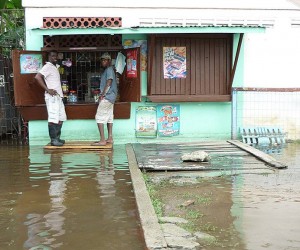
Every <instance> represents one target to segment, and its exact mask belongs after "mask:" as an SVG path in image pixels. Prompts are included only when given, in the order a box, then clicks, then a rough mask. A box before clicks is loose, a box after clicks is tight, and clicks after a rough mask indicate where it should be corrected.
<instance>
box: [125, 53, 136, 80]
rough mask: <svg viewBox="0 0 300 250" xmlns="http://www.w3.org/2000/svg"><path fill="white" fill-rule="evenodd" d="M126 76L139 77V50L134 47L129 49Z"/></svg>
mask: <svg viewBox="0 0 300 250" xmlns="http://www.w3.org/2000/svg"><path fill="white" fill-rule="evenodd" d="M126 65H127V70H126V76H127V77H128V78H136V77H137V50H136V49H132V50H128V51H127V55H126Z"/></svg>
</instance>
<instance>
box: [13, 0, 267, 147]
mask: <svg viewBox="0 0 300 250" xmlns="http://www.w3.org/2000/svg"><path fill="white" fill-rule="evenodd" d="M25 4H26V3H25ZM36 4H37V3H36ZM99 8H100V7H99ZM41 9H42V10H43V11H42V13H39V14H38V15H37V9H35V8H31V7H28V8H27V15H29V14H31V16H32V14H35V15H37V16H36V17H35V18H36V19H37V20H38V21H39V23H40V24H41V25H40V26H38V27H37V25H34V24H33V22H32V21H31V22H29V21H28V22H27V41H26V48H27V50H26V51H15V52H14V80H15V101H16V105H17V106H18V107H19V108H20V111H21V114H22V116H23V118H24V120H25V121H28V123H29V141H30V143H31V144H43V143H46V142H47V140H48V138H47V131H46V125H45V123H46V122H47V121H46V118H47V114H46V108H45V105H44V100H43V91H42V89H39V87H38V86H37V85H36V84H35V83H34V80H33V77H34V75H35V74H34V73H32V72H30V69H28V71H27V72H25V71H26V69H24V60H25V61H26V58H27V59H28V63H27V64H26V65H27V67H30V66H31V63H32V62H30V60H33V59H32V58H35V57H36V55H39V57H38V56H37V58H39V60H40V61H39V63H40V64H43V63H44V61H45V53H46V52H47V51H49V50H53V49H54V50H57V51H58V52H59V64H60V73H61V80H62V85H63V87H64V89H65V99H66V100H67V103H66V111H67V116H68V121H67V122H66V123H65V125H64V128H63V133H64V135H65V137H66V139H67V140H95V139H97V136H98V135H97V128H96V124H95V121H94V116H95V112H96V108H97V103H96V102H95V100H96V98H97V94H98V92H97V91H98V84H99V77H100V76H101V72H102V69H101V68H100V55H101V54H102V53H103V52H109V53H110V54H111V56H112V59H113V63H115V61H116V59H117V56H118V54H119V53H121V54H122V55H123V56H124V57H125V58H126V66H125V68H124V72H123V73H122V74H117V75H118V87H119V96H118V100H117V102H116V105H115V112H114V115H115V123H114V124H115V125H114V134H115V137H116V139H115V141H120V142H134V141H141V140H142V139H143V138H142V137H143V136H140V138H139V136H137V134H139V133H138V132H139V129H141V128H140V127H139V126H141V127H143V129H145V127H147V126H148V127H151V128H152V127H154V129H155V130H157V127H155V126H154V123H155V122H157V124H158V125H159V122H160V121H159V120H158V119H157V120H156V121H153V122H148V123H149V124H148V125H147V124H146V123H147V121H146V122H144V123H145V124H146V125H147V126H145V124H143V125H140V121H141V119H140V117H139V114H138V111H139V110H140V109H141V107H149V109H150V110H153V108H154V110H155V109H156V108H157V107H161V106H164V105H166V106H168V107H169V106H170V107H171V108H172V109H173V110H175V108H176V110H178V111H179V110H180V112H178V113H180V115H177V116H176V118H172V119H170V117H167V118H166V117H163V118H161V121H164V119H165V120H168V121H169V122H168V123H164V124H160V125H162V127H163V126H166V127H168V126H169V127H170V126H173V125H174V123H173V122H174V120H176V122H177V123H178V124H179V123H180V126H178V131H177V130H176V133H173V134H172V135H176V137H175V136H174V137H172V138H170V137H168V138H166V137H167V136H166V137H164V136H163V134H164V133H157V134H155V133H154V136H153V134H152V136H151V137H152V138H156V139H157V140H159V139H162V140H169V139H170V140H174V139H175V140H183V141H184V140H187V139H188V140H189V139H196V138H202V139H203V138H204V139H224V138H230V133H231V87H232V86H233V85H234V84H235V82H237V81H239V80H240V79H241V78H242V70H241V68H240V67H241V66H240V65H239V64H238V60H242V59H240V58H242V53H241V51H242V48H243V45H242V38H243V34H244V33H247V32H263V31H264V27H262V26H260V25H252V26H250V25H247V24H246V25H242V27H241V26H235V27H228V25H225V26H224V27H223V26H222V27H220V26H217V25H203V24H202V25H201V24H200V23H198V24H197V25H195V24H194V25H191V24H190V25H187V24H184V25H183V24H178V25H176V26H174V25H172V26H170V25H169V27H165V26H164V25H160V26H158V25H154V24H153V25H150V26H146V25H145V26H144V27H143V26H140V24H141V23H139V26H138V27H130V28H128V27H127V25H126V26H125V25H124V24H126V23H127V22H128V21H126V20H127V19H126V16H127V17H128V16H130V15H129V14H128V13H127V14H126V15H125V14H124V16H121V15H119V16H118V15H117V14H120V13H119V12H118V11H113V10H110V11H111V16H109V17H107V16H106V17H97V16H96V17H95V15H93V17H92V16H91V17H82V15H81V16H79V15H78V8H76V10H75V9H74V10H72V9H71V11H70V13H69V14H68V15H69V17H65V16H63V15H62V13H63V12H62V11H63V10H62V9H61V8H55V11H56V12H54V10H52V9H51V8H50V9H49V8H47V7H44V8H41ZM89 10H90V11H91V12H90V13H89V14H90V15H92V14H93V11H92V9H91V8H89ZM98 10H99V9H98ZM129 11H130V10H128V12H129ZM94 12H95V11H94ZM46 13H47V16H46ZM112 13H115V15H113V14H112ZM116 16H117V17H116ZM128 20H129V19H128ZM30 58H31V59H30ZM22 63H23V64H22ZM70 96H71V97H70ZM74 96H75V98H74ZM174 107H175V108H174ZM163 108H164V110H167V109H166V108H165V107H163ZM157 112H158V111H157ZM143 119H144V120H146V119H148V118H143ZM170 120H172V122H170ZM137 121H139V122H137ZM174 126H175V125H174ZM168 131H169V130H168ZM168 131H166V133H165V135H168V133H167V132H168ZM140 134H143V133H140ZM160 135H162V136H161V137H160ZM169 135H170V133H169ZM146 137H147V136H146Z"/></svg>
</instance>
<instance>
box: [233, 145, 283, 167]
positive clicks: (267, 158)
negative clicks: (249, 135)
mask: <svg viewBox="0 0 300 250" xmlns="http://www.w3.org/2000/svg"><path fill="white" fill-rule="evenodd" d="M228 142H229V143H231V144H233V145H236V146H237V147H239V148H241V149H243V150H245V151H247V152H249V153H250V154H252V155H254V156H255V157H256V158H258V159H260V160H262V161H264V162H265V163H267V164H268V165H270V166H271V167H274V168H278V169H282V168H287V165H286V164H285V163H282V162H279V161H277V160H276V159H275V158H273V157H272V156H270V155H268V154H266V153H264V152H262V151H260V150H258V149H256V148H253V147H251V146H249V145H247V144H245V143H242V142H240V141H236V140H229V141H228Z"/></svg>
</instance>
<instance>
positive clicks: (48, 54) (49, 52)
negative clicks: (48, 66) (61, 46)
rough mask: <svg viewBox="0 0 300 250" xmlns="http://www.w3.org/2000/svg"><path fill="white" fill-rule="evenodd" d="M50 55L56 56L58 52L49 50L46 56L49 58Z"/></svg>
mask: <svg viewBox="0 0 300 250" xmlns="http://www.w3.org/2000/svg"><path fill="white" fill-rule="evenodd" d="M51 53H56V54H57V53H58V52H57V50H49V51H48V53H47V56H50V54H51Z"/></svg>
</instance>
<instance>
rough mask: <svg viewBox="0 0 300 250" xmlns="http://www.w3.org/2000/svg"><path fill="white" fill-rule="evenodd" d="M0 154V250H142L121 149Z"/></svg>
mask: <svg viewBox="0 0 300 250" xmlns="http://www.w3.org/2000/svg"><path fill="white" fill-rule="evenodd" d="M0 154H1V158H0V227H1V234H0V249H7V250H8V249H12V250H20V249H39V250H40V249H67V250H68V249H72V250H73V249H80V250H82V249H103V250H108V249H112V250H115V249H122V250H123V249H131V250H141V249H145V245H144V239H143V236H142V231H141V228H140V224H139V219H138V213H137V208H136V204H135V197H134V193H133V191H132V184H131V178H130V173H129V170H128V163H127V156H126V152H125V146H124V145H116V146H114V151H113V152H90V151H84V152H74V151H73V152H58V151H56V152H44V150H43V149H42V147H30V148H29V147H26V146H24V147H17V146H4V145H1V149H0Z"/></svg>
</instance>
